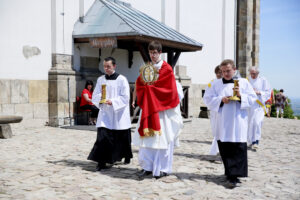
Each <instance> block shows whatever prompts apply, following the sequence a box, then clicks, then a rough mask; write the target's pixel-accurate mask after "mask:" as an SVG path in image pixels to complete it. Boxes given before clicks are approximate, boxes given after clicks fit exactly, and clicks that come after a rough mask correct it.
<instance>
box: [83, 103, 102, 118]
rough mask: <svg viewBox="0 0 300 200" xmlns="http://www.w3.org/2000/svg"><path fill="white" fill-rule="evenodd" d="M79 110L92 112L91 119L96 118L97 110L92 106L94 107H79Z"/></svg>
mask: <svg viewBox="0 0 300 200" xmlns="http://www.w3.org/2000/svg"><path fill="white" fill-rule="evenodd" d="M80 109H82V110H91V111H92V115H91V117H92V118H97V117H98V112H99V109H98V108H97V107H96V106H94V105H84V106H80Z"/></svg>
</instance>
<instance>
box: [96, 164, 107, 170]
mask: <svg viewBox="0 0 300 200" xmlns="http://www.w3.org/2000/svg"><path fill="white" fill-rule="evenodd" d="M107 168H108V167H107V166H106V164H105V163H98V165H97V167H96V171H101V170H102V169H107Z"/></svg>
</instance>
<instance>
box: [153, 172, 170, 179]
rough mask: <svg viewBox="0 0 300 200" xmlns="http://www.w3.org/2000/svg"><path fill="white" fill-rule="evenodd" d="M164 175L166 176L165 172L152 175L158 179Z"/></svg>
mask: <svg viewBox="0 0 300 200" xmlns="http://www.w3.org/2000/svg"><path fill="white" fill-rule="evenodd" d="M164 176H168V174H167V173H166V172H160V174H159V176H154V178H156V179H159V178H161V177H164Z"/></svg>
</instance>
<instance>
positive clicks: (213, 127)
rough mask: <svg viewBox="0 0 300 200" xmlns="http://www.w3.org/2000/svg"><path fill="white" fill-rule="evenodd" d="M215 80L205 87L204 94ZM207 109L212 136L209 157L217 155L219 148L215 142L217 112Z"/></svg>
mask: <svg viewBox="0 0 300 200" xmlns="http://www.w3.org/2000/svg"><path fill="white" fill-rule="evenodd" d="M215 80H217V79H213V80H212V81H211V82H210V83H209V84H208V86H207V87H206V89H205V93H206V92H209V91H208V90H210V89H211V85H212V84H213V83H214V81H215ZM208 109H209V110H210V111H209V114H210V117H209V118H210V126H211V132H212V135H213V137H214V139H213V141H212V143H211V146H210V150H209V155H217V154H218V153H219V148H218V143H217V140H216V123H217V121H216V120H217V112H215V111H212V110H211V109H210V108H209V107H208Z"/></svg>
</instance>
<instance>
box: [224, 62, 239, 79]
mask: <svg viewBox="0 0 300 200" xmlns="http://www.w3.org/2000/svg"><path fill="white" fill-rule="evenodd" d="M221 70H222V75H223V78H224V79H225V80H230V79H232V77H233V75H234V74H235V70H236V69H235V67H233V66H231V65H230V64H227V65H223V66H221Z"/></svg>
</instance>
